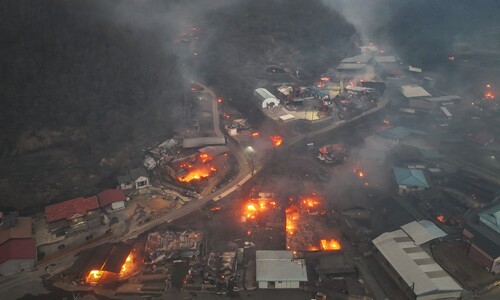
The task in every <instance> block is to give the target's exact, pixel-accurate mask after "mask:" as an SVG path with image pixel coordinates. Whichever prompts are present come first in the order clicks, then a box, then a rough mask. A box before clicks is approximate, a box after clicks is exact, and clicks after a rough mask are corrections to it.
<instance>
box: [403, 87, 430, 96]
mask: <svg viewBox="0 0 500 300" xmlns="http://www.w3.org/2000/svg"><path fill="white" fill-rule="evenodd" d="M401 92H402V93H403V95H404V96H405V97H406V98H416V97H431V94H429V92H427V91H426V90H425V89H424V88H423V87H421V86H418V85H403V86H402V87H401Z"/></svg>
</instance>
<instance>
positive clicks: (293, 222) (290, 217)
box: [285, 205, 300, 235]
mask: <svg viewBox="0 0 500 300" xmlns="http://www.w3.org/2000/svg"><path fill="white" fill-rule="evenodd" d="M285 214H286V222H285V227H286V233H287V234H288V235H293V234H295V230H296V229H297V221H298V220H299V217H300V215H299V209H298V208H297V206H295V205H292V206H290V207H288V208H287V209H286V210H285Z"/></svg>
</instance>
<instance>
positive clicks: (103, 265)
mask: <svg viewBox="0 0 500 300" xmlns="http://www.w3.org/2000/svg"><path fill="white" fill-rule="evenodd" d="M138 256H139V255H138V254H137V251H136V249H135V248H134V247H133V245H130V244H123V243H120V244H103V245H100V246H97V247H95V248H92V249H87V250H84V251H82V252H81V253H80V254H79V255H78V259H77V260H76V261H75V263H74V264H73V265H72V266H71V268H70V269H68V270H66V271H65V272H64V274H66V275H72V276H75V275H76V276H77V277H78V278H80V283H81V284H83V285H90V286H96V285H101V286H105V285H109V284H113V283H115V282H117V281H122V280H126V279H127V278H129V277H130V276H132V275H134V274H135V273H136V272H137V271H138V270H139V263H140V262H141V261H142V260H141V259H140V258H139V257H138Z"/></svg>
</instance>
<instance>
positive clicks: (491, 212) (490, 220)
mask: <svg viewBox="0 0 500 300" xmlns="http://www.w3.org/2000/svg"><path fill="white" fill-rule="evenodd" d="M478 215H479V221H480V222H481V223H483V224H484V225H486V226H488V227H489V228H491V229H493V230H495V231H496V232H497V233H500V203H497V204H496V205H494V206H492V207H490V208H488V209H486V210H483V211H482V212H480V213H478Z"/></svg>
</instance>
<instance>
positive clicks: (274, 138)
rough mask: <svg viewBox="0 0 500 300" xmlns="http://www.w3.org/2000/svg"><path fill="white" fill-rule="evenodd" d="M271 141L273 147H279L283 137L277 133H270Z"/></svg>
mask: <svg viewBox="0 0 500 300" xmlns="http://www.w3.org/2000/svg"><path fill="white" fill-rule="evenodd" d="M269 138H270V139H271V141H272V142H273V145H274V147H276V148H277V147H279V146H281V144H282V143H283V138H282V137H281V136H279V135H271V136H270V137H269Z"/></svg>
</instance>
